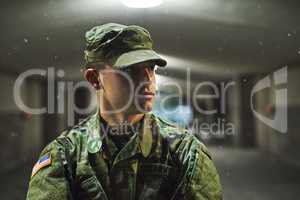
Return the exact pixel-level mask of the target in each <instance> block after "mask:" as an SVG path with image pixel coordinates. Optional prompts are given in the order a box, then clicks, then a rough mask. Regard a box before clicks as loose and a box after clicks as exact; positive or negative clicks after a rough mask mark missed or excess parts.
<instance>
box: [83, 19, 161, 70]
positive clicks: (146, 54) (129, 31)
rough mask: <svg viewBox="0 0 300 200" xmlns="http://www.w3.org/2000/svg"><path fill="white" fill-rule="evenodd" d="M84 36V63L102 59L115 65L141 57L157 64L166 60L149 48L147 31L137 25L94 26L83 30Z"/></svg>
mask: <svg viewBox="0 0 300 200" xmlns="http://www.w3.org/2000/svg"><path fill="white" fill-rule="evenodd" d="M85 40H86V49H85V51H84V58H85V62H86V67H89V66H93V65H96V64H97V63H104V62H107V63H109V64H110V65H111V66H113V67H114V68H117V69H121V68H126V67H128V66H130V65H133V64H137V63H140V62H144V61H155V63H156V65H158V66H165V65H166V64H167V62H166V60H164V59H163V58H161V57H160V56H159V55H158V54H157V53H156V52H155V51H154V50H153V49H152V46H153V41H152V39H151V37H150V33H149V32H148V31H147V30H146V29H145V28H143V27H140V26H136V25H130V26H126V25H122V24H116V23H108V24H104V25H101V26H95V27H93V28H92V29H91V30H89V31H87V32H86V34H85Z"/></svg>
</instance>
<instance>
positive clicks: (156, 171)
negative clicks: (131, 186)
mask: <svg viewBox="0 0 300 200" xmlns="http://www.w3.org/2000/svg"><path fill="white" fill-rule="evenodd" d="M176 175H178V169H176V168H174V167H171V166H169V165H165V164H161V163H151V164H140V166H139V175H138V183H139V186H138V187H139V189H138V193H137V194H139V198H138V199H139V200H148V199H149V200H150V199H156V200H160V199H168V198H170V196H172V194H173V190H174V188H175V187H174V186H175V185H174V184H176V180H177V176H176Z"/></svg>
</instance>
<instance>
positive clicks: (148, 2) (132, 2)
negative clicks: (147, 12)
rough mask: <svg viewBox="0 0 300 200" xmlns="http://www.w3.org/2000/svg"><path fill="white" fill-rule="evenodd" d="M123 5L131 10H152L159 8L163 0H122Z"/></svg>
mask: <svg viewBox="0 0 300 200" xmlns="http://www.w3.org/2000/svg"><path fill="white" fill-rule="evenodd" d="M122 3H123V4H124V5H125V6H127V7H129V8H151V7H155V6H159V5H160V4H162V3H163V0H122Z"/></svg>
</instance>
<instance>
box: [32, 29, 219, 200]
mask: <svg viewBox="0 0 300 200" xmlns="http://www.w3.org/2000/svg"><path fill="white" fill-rule="evenodd" d="M85 36H86V38H85V39H86V43H87V48H86V50H85V52H84V54H85V61H86V67H90V66H93V67H98V66H100V65H101V63H103V62H107V63H109V65H110V66H111V67H112V68H114V69H117V70H121V69H124V68H126V67H130V66H132V65H133V64H136V63H140V62H144V61H149V60H151V61H155V62H156V65H158V66H165V65H166V61H165V60H164V59H163V58H161V57H160V56H159V55H158V54H157V53H156V52H155V51H154V50H153V49H152V39H151V37H150V34H149V32H148V31H147V30H146V29H144V28H142V27H139V26H135V25H132V26H125V25H121V24H115V23H108V24H104V25H101V26H96V27H94V28H92V29H91V30H90V31H88V32H87V33H86V35H85ZM99 116H100V114H99V112H97V113H96V114H94V115H93V116H91V117H90V118H88V119H86V120H85V121H83V122H81V123H80V124H79V125H77V126H75V127H73V128H72V129H70V130H68V131H65V132H63V133H62V134H61V136H59V137H58V138H57V139H56V140H55V141H53V142H52V143H50V144H49V145H48V146H47V147H46V148H45V149H44V150H43V152H42V153H41V157H40V159H39V160H38V162H37V163H36V165H35V166H34V168H33V172H32V177H31V180H30V184H29V191H28V194H27V199H28V200H35V199H38V200H43V199H44V200H64V199H73V200H74V199H80V200H83V199H90V200H100V199H101V200H122V199H124V200H149V199H155V200H162V199H164V200H165V199H167V200H175V199H189V200H220V199H222V188H221V185H220V181H219V176H218V174H217V171H216V168H215V166H214V164H213V162H212V160H211V157H210V155H209V153H208V151H207V149H206V147H205V146H204V145H203V144H202V143H201V142H200V141H199V140H198V139H197V138H196V137H195V136H193V135H192V134H189V133H188V132H187V131H186V130H184V129H181V128H178V127H176V126H174V125H171V124H169V123H167V122H166V121H164V120H162V119H160V118H159V117H157V116H155V115H154V114H152V113H148V114H145V115H144V118H143V120H142V121H141V122H140V123H141V124H142V126H141V127H142V128H140V129H138V130H136V131H135V132H134V133H133V135H132V137H131V138H130V140H129V141H128V142H127V143H126V144H125V145H124V146H123V147H121V148H120V149H119V148H118V146H119V145H116V143H114V141H113V140H112V139H111V138H110V137H108V136H107V135H106V134H105V133H103V131H102V129H101V127H102V126H101V125H102V124H103V123H104V122H103V121H102V120H101V118H100V117H99Z"/></svg>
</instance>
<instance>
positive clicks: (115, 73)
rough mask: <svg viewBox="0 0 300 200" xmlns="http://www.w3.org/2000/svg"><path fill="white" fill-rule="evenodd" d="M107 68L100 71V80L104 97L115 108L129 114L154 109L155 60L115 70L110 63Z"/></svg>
mask: <svg viewBox="0 0 300 200" xmlns="http://www.w3.org/2000/svg"><path fill="white" fill-rule="evenodd" d="M105 68H106V70H101V71H100V73H99V74H100V75H99V79H100V80H99V81H101V82H102V84H103V87H104V92H103V93H102V94H103V98H105V100H106V102H108V103H109V104H110V106H111V107H112V108H113V110H118V111H121V112H125V113H128V114H138V113H145V112H149V111H151V110H152V107H153V102H154V95H155V87H156V80H155V63H154V62H151V61H147V62H143V63H139V64H135V65H132V66H130V67H128V68H126V69H125V70H115V69H112V68H111V66H109V65H106V67H105ZM100 103H101V102H100Z"/></svg>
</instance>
